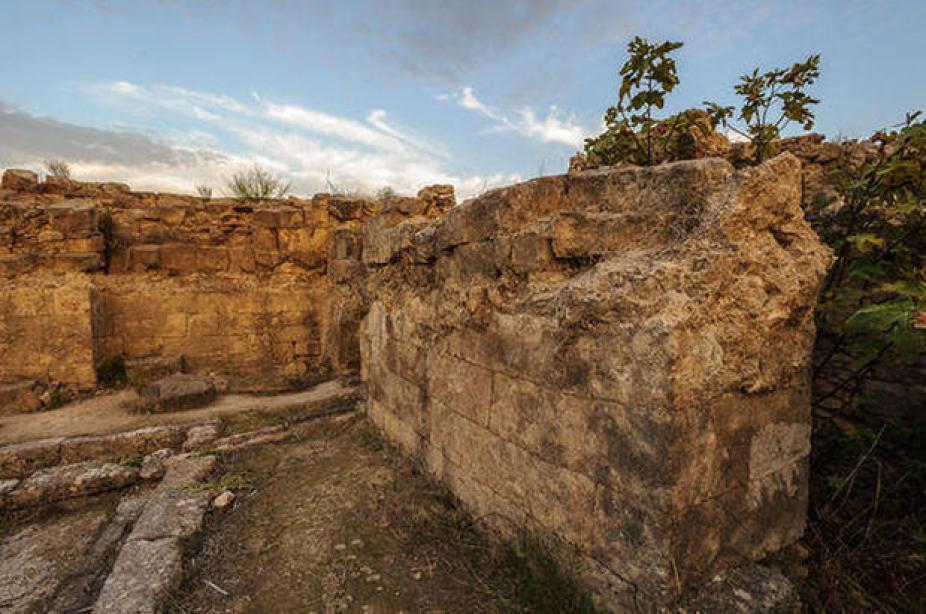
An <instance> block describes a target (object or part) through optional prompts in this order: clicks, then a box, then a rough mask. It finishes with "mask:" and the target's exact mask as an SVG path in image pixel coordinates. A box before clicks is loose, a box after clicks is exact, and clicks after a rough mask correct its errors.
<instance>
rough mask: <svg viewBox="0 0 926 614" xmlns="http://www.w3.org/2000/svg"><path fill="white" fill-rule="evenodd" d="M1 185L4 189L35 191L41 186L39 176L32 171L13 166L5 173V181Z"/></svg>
mask: <svg viewBox="0 0 926 614" xmlns="http://www.w3.org/2000/svg"><path fill="white" fill-rule="evenodd" d="M0 186H2V188H3V189H4V190H16V191H17V192H34V191H35V190H37V189H38V187H39V176H38V175H36V174H35V173H33V172H32V171H26V170H22V169H15V168H11V169H9V170H7V171H5V172H4V173H3V182H2V184H0Z"/></svg>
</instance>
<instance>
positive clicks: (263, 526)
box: [171, 420, 522, 613]
mask: <svg viewBox="0 0 926 614" xmlns="http://www.w3.org/2000/svg"><path fill="white" fill-rule="evenodd" d="M369 428H370V427H368V426H367V424H366V423H365V422H363V421H362V420H359V421H358V420H354V421H351V422H349V423H347V424H346V425H342V426H340V427H338V428H337V430H333V429H334V427H332V426H320V427H319V429H323V431H322V432H319V433H318V436H317V437H312V438H310V439H306V440H303V441H301V442H298V443H293V444H288V445H276V446H267V447H262V448H258V449H254V450H251V451H249V452H247V453H243V454H241V455H239V456H237V457H236V458H231V459H226V460H225V461H224V462H225V464H224V467H223V469H224V471H225V475H224V477H221V478H218V479H219V480H221V481H224V482H225V483H226V484H228V485H231V486H237V487H239V488H242V487H243V488H244V489H245V490H244V492H241V493H240V494H239V497H238V499H237V501H236V504H235V506H234V508H232V509H230V510H227V511H226V512H223V514H222V515H216V516H215V517H214V519H213V522H212V526H211V527H210V528H209V529H207V532H206V537H205V539H204V541H203V547H202V550H201V552H200V555H199V556H198V557H197V558H196V565H195V567H194V570H193V571H192V573H191V574H189V575H188V576H187V580H186V582H185V583H184V587H183V589H182V590H181V593H180V594H179V595H178V596H177V598H176V599H175V600H174V602H173V605H172V610H171V611H174V612H336V611H349V612H400V611H405V612H467V613H469V612H496V611H517V610H521V609H522V608H521V607H519V606H518V605H517V602H516V599H515V597H514V596H513V593H514V592H515V589H516V586H517V585H516V582H513V581H512V577H511V572H512V571H513V569H511V568H506V567H505V566H504V564H502V563H500V562H499V558H498V557H497V556H492V554H493V553H492V548H491V547H490V546H489V545H488V543H487V542H485V541H484V540H483V539H482V538H481V537H480V536H479V535H478V534H477V533H476V532H475V531H473V530H472V529H471V528H470V527H469V525H468V524H467V521H466V518H465V516H464V515H462V514H460V513H459V512H458V511H456V510H455V508H454V507H453V504H452V502H451V500H450V499H449V498H448V497H447V496H446V493H445V492H444V491H442V490H440V489H439V488H437V487H436V486H434V485H433V484H432V483H430V482H429V481H428V480H426V479H424V478H423V477H422V476H420V475H417V474H415V473H414V472H413V470H412V468H411V465H410V464H409V463H407V462H406V461H403V460H400V459H399V458H398V456H397V455H396V454H395V453H394V452H393V451H392V450H389V449H386V448H384V447H383V445H382V444H381V443H380V442H379V439H377V438H376V437H375V435H373V434H372V432H371V431H370V430H369ZM225 593H227V594H225Z"/></svg>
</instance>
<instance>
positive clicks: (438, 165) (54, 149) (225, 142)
mask: <svg viewBox="0 0 926 614" xmlns="http://www.w3.org/2000/svg"><path fill="white" fill-rule="evenodd" d="M92 92H93V93H94V94H96V95H97V96H98V97H100V98H101V99H102V100H103V101H104V102H106V103H108V104H113V105H121V106H122V107H123V108H124V109H126V110H127V111H128V112H134V113H137V114H138V115H139V116H140V117H142V118H144V119H147V120H149V122H151V123H154V124H155V125H168V126H169V125H171V124H174V125H177V122H176V120H177V119H182V120H183V121H182V122H181V123H180V124H179V125H177V126H178V128H180V129H174V130H170V131H161V132H159V136H158V137H154V136H148V135H146V134H144V133H140V132H138V131H137V130H136V131H132V130H108V129H97V128H87V127H83V126H77V125H74V124H66V123H63V122H58V121H56V120H52V119H49V118H41V117H37V116H34V115H31V114H29V113H26V112H22V111H18V110H13V109H9V111H8V112H5V113H0V165H5V166H14V165H17V166H31V167H39V166H40V165H41V161H42V160H43V159H44V158H48V157H60V158H63V159H66V160H68V161H69V162H70V163H71V167H72V171H73V173H74V175H75V177H77V178H79V179H85V180H106V181H121V182H125V183H129V184H130V185H131V186H132V187H133V188H135V189H142V190H157V191H170V192H192V191H193V190H194V185H196V184H199V183H206V184H209V185H212V186H213V187H215V188H219V187H220V186H223V185H224V184H225V181H226V179H227V178H228V177H229V176H230V175H231V174H232V173H233V172H235V171H237V170H239V169H241V168H243V167H245V166H247V165H249V164H253V163H254V162H259V163H261V164H263V165H265V166H267V167H269V168H272V169H274V170H277V171H278V172H280V173H281V174H284V175H286V176H287V177H291V178H293V183H294V187H295V189H296V191H297V193H300V194H306V193H308V194H311V193H314V192H317V191H323V190H325V189H326V187H327V181H328V179H329V178H330V180H331V181H332V183H334V184H335V185H336V186H337V187H338V188H341V189H346V190H351V191H358V192H365V193H372V192H375V191H376V190H378V189H379V188H382V187H383V186H387V185H388V186H391V187H393V188H394V189H396V190H398V191H400V192H405V193H414V192H416V191H417V190H418V189H420V188H421V187H423V186H424V185H428V184H432V183H450V184H453V185H455V186H456V188H457V192H458V195H459V197H460V198H466V197H469V196H472V195H474V194H475V193H477V192H479V191H481V190H482V189H485V188H491V187H497V186H499V185H503V184H506V183H513V182H516V181H519V180H520V179H521V178H520V177H519V176H518V175H516V174H503V173H493V174H490V175H487V176H481V175H479V176H460V175H457V174H454V173H452V172H450V171H448V170H447V168H446V167H445V162H446V160H447V158H448V157H449V156H448V153H447V149H446V147H445V146H444V145H442V144H440V143H434V142H432V141H430V140H429V139H427V138H424V137H421V136H419V135H417V134H415V133H414V132H413V131H411V130H407V129H404V128H400V127H398V126H396V125H395V124H393V123H391V122H389V121H388V115H387V113H386V111H384V110H382V109H374V110H371V111H370V112H369V113H368V114H367V115H366V117H365V118H364V119H353V118H349V117H342V116H338V115H333V114H330V113H326V112H323V111H319V110H317V109H312V108H308V107H305V106H301V105H296V104H289V103H280V102H274V101H271V100H267V99H265V98H263V97H261V96H259V95H257V94H256V93H254V94H252V96H251V100H244V101H243V100H238V99H235V98H232V97H229V96H225V95H219V94H213V93H209V92H199V91H193V90H188V89H185V88H180V87H174V86H154V87H146V86H142V85H140V84H135V83H130V82H127V81H117V82H114V83H108V84H104V85H101V86H96V87H95V88H93V89H92ZM126 103H129V104H126ZM7 109H8V107H4V106H3V105H2V103H0V111H6V110H7ZM151 120H153V122H152V121H151ZM189 123H193V124H194V125H195V127H194V128H187V127H186V124H189ZM5 124H6V125H5ZM37 125H41V127H42V129H43V130H44V132H45V133H47V134H48V137H49V138H48V139H47V140H46V141H43V143H42V147H39V148H36V147H34V146H33V144H34V142H33V140H32V139H31V138H30V137H29V135H30V134H34V133H35V132H36V126H37ZM181 126H183V127H181ZM4 128H8V130H4ZM5 133H10V134H5ZM61 143H71V144H73V143H79V144H80V147H76V148H74V147H71V148H70V149H66V148H65V149H63V148H62V147H63V146H62V145H59V144H61ZM217 191H218V190H217Z"/></svg>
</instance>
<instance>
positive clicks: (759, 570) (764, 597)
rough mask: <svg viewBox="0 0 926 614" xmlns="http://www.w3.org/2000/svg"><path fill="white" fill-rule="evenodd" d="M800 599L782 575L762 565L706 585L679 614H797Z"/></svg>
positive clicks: (730, 573) (746, 567) (740, 569)
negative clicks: (696, 613)
mask: <svg viewBox="0 0 926 614" xmlns="http://www.w3.org/2000/svg"><path fill="white" fill-rule="evenodd" d="M800 611H801V604H800V598H799V597H798V594H797V591H796V590H795V589H794V585H793V584H791V582H790V581H789V580H788V579H787V578H786V577H784V576H783V575H782V574H781V572H779V571H777V570H775V569H772V568H770V567H765V566H762V565H744V566H741V567H735V568H733V569H730V570H727V571H726V572H724V573H723V574H720V575H718V576H715V577H714V578H713V579H712V580H711V581H710V582H708V583H707V584H705V585H704V586H703V587H702V588H701V590H699V591H698V594H697V595H696V596H694V597H693V598H692V599H691V600H690V601H689V602H688V603H686V604H685V606H684V607H681V608H679V609H678V612H680V613H687V612H691V613H695V612H731V613H732V612H741V613H742V614H770V613H774V614H797V613H798V612H800Z"/></svg>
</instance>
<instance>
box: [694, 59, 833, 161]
mask: <svg viewBox="0 0 926 614" xmlns="http://www.w3.org/2000/svg"><path fill="white" fill-rule="evenodd" d="M819 76H820V56H819V54H815V55H811V56H809V57H808V58H807V59H806V60H804V61H803V62H795V63H794V64H793V65H792V66H791V67H790V68H776V69H774V70H770V71H768V72H764V73H761V74H760V73H759V69H758V68H756V69H754V70H753V71H752V72H751V73H749V74H745V75H743V76H742V77H740V82H739V83H738V84H737V85H736V86H735V87H734V88H733V90H734V91H735V92H736V93H737V94H738V95H739V96H741V97H742V98H743V104H742V106H741V107H740V109H739V115H738V119H739V120H740V121H741V122H742V125H740V126H737V125H736V124H734V123H732V121H731V120H732V118H733V115H734V113H735V109H734V107H732V106H721V105H719V104H717V103H715V102H710V101H705V102H704V104H705V105H706V106H707V111H708V113H709V114H710V116H711V118H712V119H713V121H714V123H715V124H720V125H723V126H724V127H726V128H728V129H730V130H732V131H733V132H735V133H737V134H739V135H740V136H743V137H745V138H747V139H749V141H750V142H751V143H752V146H753V148H754V154H753V156H754V161H755V163H756V164H758V163H761V162H762V161H763V160H765V159H766V158H768V157H769V156H770V155H774V147H773V145H774V142H775V141H776V140H777V139H779V138H780V137H781V133H782V131H783V130H784V129H785V128H787V127H788V125H789V124H791V123H792V122H796V123H798V124H800V125H801V126H802V127H803V129H804V130H810V129H811V128H813V124H814V114H813V109H812V106H813V105H815V104H817V103H819V102H820V101H819V100H817V99H816V98H812V97H811V96H810V95H809V94H807V93H806V92H805V91H804V90H805V89H806V88H808V87H810V86H811V85H813V84H814V82H815V81H816V80H817V78H818V77H819Z"/></svg>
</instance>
